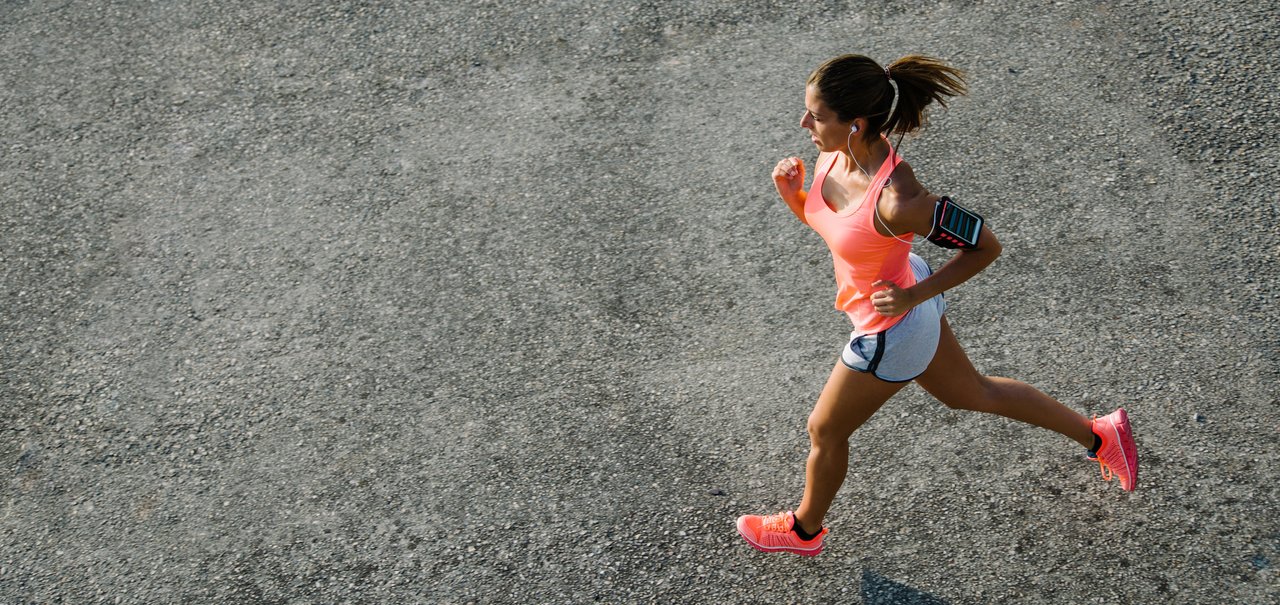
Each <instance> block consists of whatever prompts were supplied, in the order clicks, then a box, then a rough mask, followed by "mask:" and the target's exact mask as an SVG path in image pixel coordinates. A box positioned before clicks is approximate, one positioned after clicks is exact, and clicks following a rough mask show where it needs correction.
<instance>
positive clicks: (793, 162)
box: [773, 155, 822, 224]
mask: <svg viewBox="0 0 1280 605" xmlns="http://www.w3.org/2000/svg"><path fill="white" fill-rule="evenodd" d="M818 158H819V161H821V158H822V156H821V155H819V156H818ZM773 186H774V187H775V188H776V189H777V190H778V196H779V197H781V198H782V201H783V202H786V204H787V207H788V208H790V209H791V212H792V213H794V214H795V215H796V218H798V219H800V222H802V223H806V224H808V221H805V220H804V201H805V199H807V198H808V194H807V193H806V192H805V190H804V160H801V159H800V158H794V157H793V158H783V159H782V161H780V162H778V165H777V166H774V167H773Z"/></svg>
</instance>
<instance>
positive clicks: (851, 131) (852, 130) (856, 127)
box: [849, 124, 858, 134]
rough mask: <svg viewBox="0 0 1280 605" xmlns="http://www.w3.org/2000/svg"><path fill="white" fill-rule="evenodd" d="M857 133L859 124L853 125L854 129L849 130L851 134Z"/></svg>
mask: <svg viewBox="0 0 1280 605" xmlns="http://www.w3.org/2000/svg"><path fill="white" fill-rule="evenodd" d="M855 132H858V125H857V124H854V125H853V127H852V128H850V129H849V134H853V133H855Z"/></svg>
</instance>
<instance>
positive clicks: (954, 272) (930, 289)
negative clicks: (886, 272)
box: [871, 174, 1003, 317]
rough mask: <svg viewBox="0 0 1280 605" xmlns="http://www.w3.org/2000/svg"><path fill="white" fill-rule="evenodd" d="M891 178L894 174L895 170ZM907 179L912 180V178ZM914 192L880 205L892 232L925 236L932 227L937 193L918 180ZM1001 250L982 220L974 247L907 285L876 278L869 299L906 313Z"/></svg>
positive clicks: (883, 309)
mask: <svg viewBox="0 0 1280 605" xmlns="http://www.w3.org/2000/svg"><path fill="white" fill-rule="evenodd" d="M908 176H909V175H908ZM894 178H897V175H896V174H895V177H894ZM903 180H908V179H903ZM910 180H911V181H912V182H914V178H911V179H910ZM914 193H915V194H916V195H914V196H912V197H911V198H909V199H908V200H905V201H900V202H899V203H897V204H892V205H891V207H889V208H886V207H885V206H889V205H881V207H880V210H881V216H880V218H881V219H882V221H883V222H884V224H885V226H887V227H888V228H889V230H890V231H893V232H894V233H914V234H916V235H918V236H920V237H924V236H927V235H928V234H929V231H930V229H932V228H933V207H934V204H936V203H937V201H938V199H939V198H938V196H936V195H930V194H929V193H928V192H927V191H925V190H924V188H923V187H919V185H918V184H916V187H915V190H914ZM903 197H904V198H906V197H907V196H903ZM886 210H887V212H886ZM1001 250H1003V248H1002V247H1001V245H1000V240H999V239H996V234H995V233H993V232H992V231H991V229H990V228H989V227H987V225H986V224H985V222H984V223H983V225H982V232H981V235H979V236H978V245H977V247H975V248H969V249H960V250H958V251H957V253H956V254H955V256H952V257H951V260H948V261H947V262H946V263H944V264H943V265H942V266H941V267H939V268H938V270H937V271H934V272H933V275H930V276H929V277H927V278H925V279H923V280H921V281H919V282H917V283H916V285H914V286H911V287H910V288H905V289H904V288H900V287H898V285H897V284H895V283H893V282H890V281H885V280H881V281H878V282H875V283H874V284H872V287H873V288H880V290H878V291H876V292H875V293H873V294H872V295H871V303H872V304H873V305H875V307H876V311H878V312H879V313H880V314H881V315H887V316H889V317H893V316H896V315H901V314H903V313H906V312H907V311H910V310H911V309H912V307H915V306H916V305H918V304H920V303H922V302H924V301H926V300H929V299H930V298H933V297H934V296H937V295H938V294H941V293H942V292H945V291H947V290H950V289H951V288H954V287H956V286H958V285H960V284H962V283H964V282H966V281H968V280H969V279H970V278H971V277H973V276H975V275H977V274H978V273H980V272H981V271H982V270H983V269H986V268H987V266H988V265H990V264H991V263H993V262H995V260H996V258H997V257H999V256H1000V252H1001Z"/></svg>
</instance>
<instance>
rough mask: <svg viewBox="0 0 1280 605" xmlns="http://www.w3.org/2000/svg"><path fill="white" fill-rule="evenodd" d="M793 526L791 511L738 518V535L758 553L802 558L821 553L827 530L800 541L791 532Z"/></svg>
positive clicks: (793, 519) (793, 517)
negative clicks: (792, 555)
mask: <svg viewBox="0 0 1280 605" xmlns="http://www.w3.org/2000/svg"><path fill="white" fill-rule="evenodd" d="M795 525H796V516H795V514H793V513H792V512H791V511H787V512H785V513H778V514H776V515H764V516H760V515H743V516H741V517H738V533H740V534H742V537H743V538H746V540H747V544H750V545H751V547H752V548H754V549H756V550H758V551H760V552H790V553H795V554H797V555H801V556H804V557H812V556H814V555H817V554H818V553H820V552H822V540H823V538H825V537H826V535H827V528H825V527H824V528H822V533H820V534H818V535H816V536H814V538H813V539H812V540H801V539H800V536H798V535H796V532H795V531H793V530H794V528H795Z"/></svg>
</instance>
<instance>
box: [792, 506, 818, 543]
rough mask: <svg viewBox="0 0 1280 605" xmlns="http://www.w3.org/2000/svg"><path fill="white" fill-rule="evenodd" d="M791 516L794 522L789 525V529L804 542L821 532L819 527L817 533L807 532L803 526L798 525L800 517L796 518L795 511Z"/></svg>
mask: <svg viewBox="0 0 1280 605" xmlns="http://www.w3.org/2000/svg"><path fill="white" fill-rule="evenodd" d="M791 518H792V519H793V520H794V521H795V523H793V524H792V525H791V531H793V532H796V535H797V536H800V539H801V540H804V541H805V542H808V541H809V540H812V539H814V538H816V537H818V534H820V533H822V530H821V529H819V530H818V534H811V533H807V532H805V531H804V528H803V527H800V519H797V518H796V515H795V513H791Z"/></svg>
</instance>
